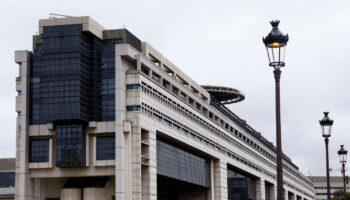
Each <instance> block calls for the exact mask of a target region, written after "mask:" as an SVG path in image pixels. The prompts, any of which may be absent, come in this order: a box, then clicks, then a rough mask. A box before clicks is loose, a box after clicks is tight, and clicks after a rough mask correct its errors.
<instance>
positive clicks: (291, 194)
mask: <svg viewBox="0 0 350 200" xmlns="http://www.w3.org/2000/svg"><path fill="white" fill-rule="evenodd" d="M289 199H291V200H296V199H297V197H296V195H295V194H294V193H290V197H289Z"/></svg>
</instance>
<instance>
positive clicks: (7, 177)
mask: <svg viewBox="0 0 350 200" xmlns="http://www.w3.org/2000/svg"><path fill="white" fill-rule="evenodd" d="M14 186H15V172H0V188H8V187H14Z"/></svg>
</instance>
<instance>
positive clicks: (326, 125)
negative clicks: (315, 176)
mask: <svg viewBox="0 0 350 200" xmlns="http://www.w3.org/2000/svg"><path fill="white" fill-rule="evenodd" d="M323 113H324V117H323V118H322V119H321V120H320V125H321V130H322V136H323V137H324V142H325V144H326V171H327V199H328V200H330V199H331V192H330V183H329V159H328V141H329V140H328V138H329V137H331V133H332V125H333V120H331V119H330V118H329V117H328V112H323Z"/></svg>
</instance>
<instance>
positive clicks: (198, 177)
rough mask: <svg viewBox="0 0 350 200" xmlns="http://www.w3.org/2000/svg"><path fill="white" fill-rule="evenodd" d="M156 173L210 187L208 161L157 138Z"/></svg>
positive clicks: (181, 147) (203, 157)
mask: <svg viewBox="0 0 350 200" xmlns="http://www.w3.org/2000/svg"><path fill="white" fill-rule="evenodd" d="M157 163H158V165H157V173H158V174H159V175H162V176H166V177H171V178H175V179H178V180H181V181H186V182H189V183H194V184H197V185H200V186H203V187H210V160H209V159H208V158H207V157H205V156H202V155H199V154H197V153H195V152H192V151H191V150H189V149H186V148H184V147H183V146H178V145H175V144H172V143H171V142H169V141H165V140H164V139H160V138H157Z"/></svg>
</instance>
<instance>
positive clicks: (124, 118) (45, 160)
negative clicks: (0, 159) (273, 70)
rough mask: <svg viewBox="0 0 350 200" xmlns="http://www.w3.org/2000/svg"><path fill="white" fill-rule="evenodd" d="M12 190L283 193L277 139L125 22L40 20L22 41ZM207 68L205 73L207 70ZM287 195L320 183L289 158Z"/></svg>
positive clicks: (72, 198)
mask: <svg viewBox="0 0 350 200" xmlns="http://www.w3.org/2000/svg"><path fill="white" fill-rule="evenodd" d="M15 62H16V63H18V64H19V76H18V77H17V78H16V90H17V91H18V96H17V97H16V111H17V112H18V117H17V160H16V161H17V165H16V199H19V200H21V199H43V200H44V199H50V200H53V199H62V200H66V199H69V200H78V199H87V200H90V199H91V200H92V199H99V200H102V199H106V200H107V199H117V200H129V199H130V200H131V199H133V200H138V199H145V200H147V199H153V200H155V199H159V200H173V199H174V200H175V199H179V200H185V199H192V200H193V199H195V200H196V199H198V200H199V199H200V200H202V199H203V200H204V199H207V200H214V199H215V200H221V199H225V200H226V199H233V200H238V199H239V200H243V199H247V200H248V199H254V200H262V199H266V200H268V199H276V148H275V147H274V146H273V145H272V143H271V142H269V141H267V140H266V139H265V138H264V137H263V136H262V135H261V134H260V133H259V132H257V131H255V130H254V129H253V128H251V127H250V126H249V125H248V124H247V123H246V122H245V121H244V120H242V119H240V118H239V117H238V116H237V115H235V114H234V113H233V112H231V111H230V110H229V109H228V108H227V107H225V105H224V104H225V103H232V102H237V101H240V100H243V99H244V95H242V94H241V93H240V92H239V91H238V90H235V89H233V88H227V87H215V86H203V87H202V86H200V85H198V84H197V83H196V82H194V81H193V80H192V79H191V78H189V77H188V76H187V75H186V74H185V73H183V72H182V71H181V70H180V69H179V68H177V67H176V66H175V65H174V64H172V63H171V62H170V61H169V60H168V59H167V58H165V57H164V56H163V55H162V54H161V53H159V52H158V51H157V50H155V49H154V48H153V47H152V46H150V45H149V44H147V43H146V42H142V41H141V40H140V39H138V38H137V37H136V36H134V35H133V34H132V33H130V32H129V31H128V30H126V29H116V30H107V29H105V28H104V27H102V26H101V25H99V24H98V23H97V22H95V21H94V20H93V19H91V18H90V17H65V18H53V19H43V20H40V21H39V35H35V36H33V51H16V52H15ZM208 73H210V72H208ZM283 167H284V188H285V197H286V199H297V200H299V199H302V200H304V199H308V200H310V199H313V198H314V188H313V184H312V182H311V181H310V180H309V179H307V178H306V177H305V176H304V175H303V174H302V173H301V172H299V170H298V167H297V166H296V165H295V164H293V162H292V161H291V160H290V159H289V158H288V157H287V156H284V161H283Z"/></svg>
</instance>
